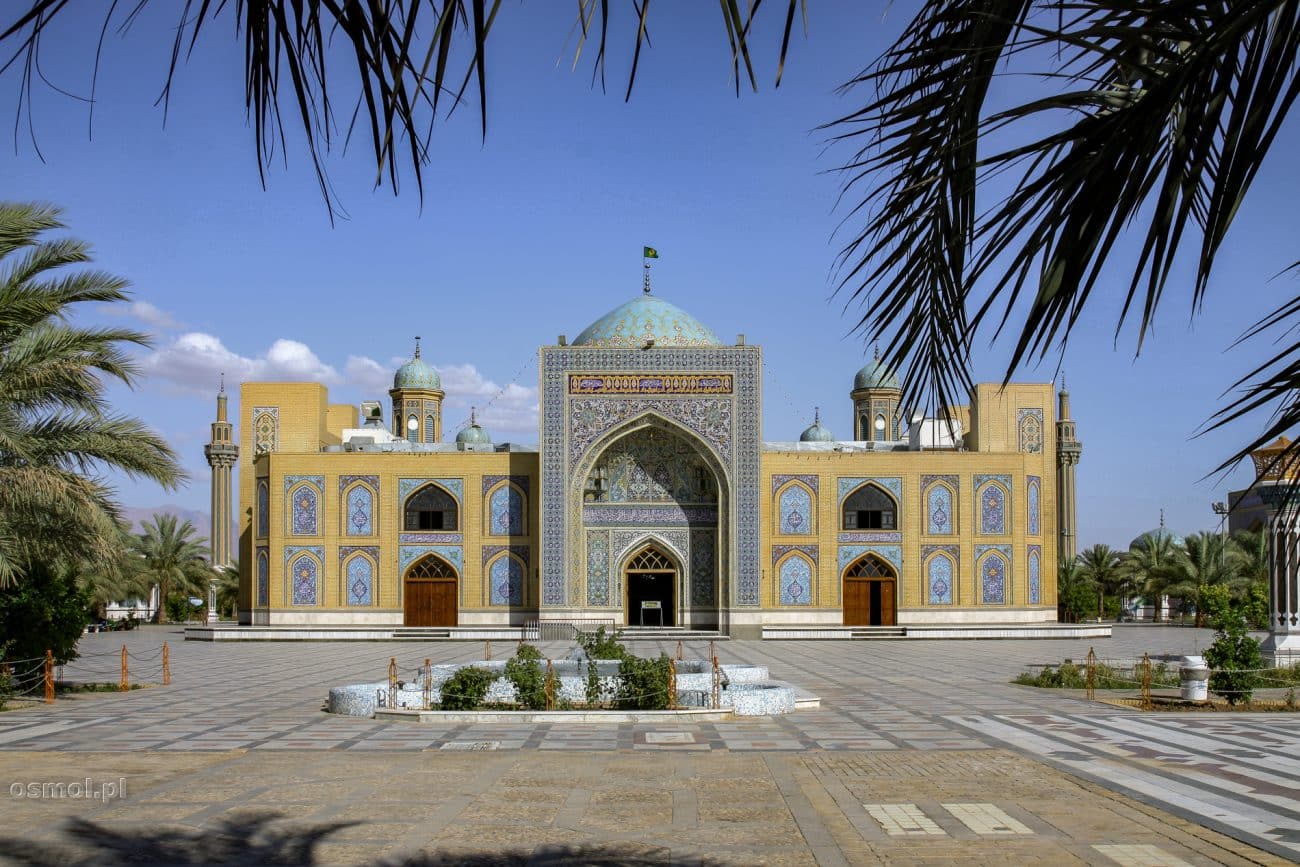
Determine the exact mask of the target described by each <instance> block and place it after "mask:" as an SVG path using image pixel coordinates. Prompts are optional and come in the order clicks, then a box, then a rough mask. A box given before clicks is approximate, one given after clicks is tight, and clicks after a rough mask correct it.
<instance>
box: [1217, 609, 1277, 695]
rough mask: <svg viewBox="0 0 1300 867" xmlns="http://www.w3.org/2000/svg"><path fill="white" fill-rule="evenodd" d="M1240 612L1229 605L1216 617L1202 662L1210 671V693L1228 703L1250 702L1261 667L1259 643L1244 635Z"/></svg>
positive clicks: (1257, 682)
mask: <svg viewBox="0 0 1300 867" xmlns="http://www.w3.org/2000/svg"><path fill="white" fill-rule="evenodd" d="M1243 609H1244V606H1242V605H1240V604H1233V605H1229V606H1227V610H1226V611H1224V612H1221V613H1220V614H1219V615H1218V617H1217V621H1218V622H1217V623H1216V624H1215V628H1216V629H1217V630H1218V631H1217V632H1216V633H1215V638H1214V643H1213V644H1211V645H1210V646H1209V647H1207V648H1206V649H1205V662H1206V664H1207V665H1208V666H1209V667H1210V669H1211V670H1212V673H1211V674H1210V692H1212V693H1214V694H1215V695H1220V696H1223V698H1224V699H1226V700H1227V702H1228V704H1241V703H1243V702H1249V701H1250V697H1251V694H1252V693H1254V691H1255V687H1256V686H1258V685H1259V673H1258V669H1261V668H1263V667H1264V657H1263V655H1262V654H1261V653H1260V652H1259V643H1258V642H1257V641H1255V639H1253V638H1251V637H1250V635H1249V634H1247V632H1246V616H1245V612H1244V610H1243ZM1252 669H1253V670H1252Z"/></svg>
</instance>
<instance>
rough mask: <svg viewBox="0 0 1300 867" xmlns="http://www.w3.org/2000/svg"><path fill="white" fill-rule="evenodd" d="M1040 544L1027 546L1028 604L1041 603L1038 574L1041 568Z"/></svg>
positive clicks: (1040, 585)
mask: <svg viewBox="0 0 1300 867" xmlns="http://www.w3.org/2000/svg"><path fill="white" fill-rule="evenodd" d="M1042 559H1043V555H1042V546H1040V545H1030V546H1029V558H1028V560H1029V604H1030V605H1039V604H1041V603H1042V580H1041V576H1040V575H1039V573H1040V571H1041V570H1042Z"/></svg>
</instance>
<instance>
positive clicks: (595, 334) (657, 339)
mask: <svg viewBox="0 0 1300 867" xmlns="http://www.w3.org/2000/svg"><path fill="white" fill-rule="evenodd" d="M649 340H653V341H654V345H655V346H721V345H722V341H720V340H718V336H717V335H716V334H714V333H713V332H712V331H710V330H709V329H708V328H707V327H706V326H705V325H703V324H702V323H701V322H700V321H699V320H698V319H696V318H695V317H694V316H692V315H691V314H689V313H687V312H686V311H685V310H683V309H681V308H680V307H678V306H677V305H675V304H669V303H668V302H667V301H664V300H663V299H661V298H656V297H655V296H653V295H649V294H646V295H639V296H637V297H636V298H633V299H632V300H631V301H628V302H625V303H623V304H620V305H619V306H617V307H615V308H614V309H613V310H611V311H609V312H608V313H606V314H605V315H604V316H602V317H600V318H599V319H597V320H596V321H595V322H593V323H591V324H590V325H588V326H587V327H586V328H585V329H583V331H582V333H581V334H579V335H578V336H577V337H576V338H575V339H574V341H573V345H574V346H612V347H618V348H623V349H631V348H640V347H643V346H645V345H646V342H647V341H649Z"/></svg>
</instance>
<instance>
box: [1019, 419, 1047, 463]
mask: <svg viewBox="0 0 1300 867" xmlns="http://www.w3.org/2000/svg"><path fill="white" fill-rule="evenodd" d="M1016 417H1017V427H1018V430H1019V433H1020V451H1022V452H1029V453H1030V454H1039V453H1041V452H1042V450H1043V411H1042V410H1041V409H1020V410H1017V411H1016Z"/></svg>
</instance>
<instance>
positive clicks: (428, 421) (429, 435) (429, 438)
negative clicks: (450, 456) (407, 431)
mask: <svg viewBox="0 0 1300 867" xmlns="http://www.w3.org/2000/svg"><path fill="white" fill-rule="evenodd" d="M434 430H435V427H434V424H433V415H432V414H429V415H426V416H425V417H424V441H425V442H426V443H431V442H433V432H434Z"/></svg>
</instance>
